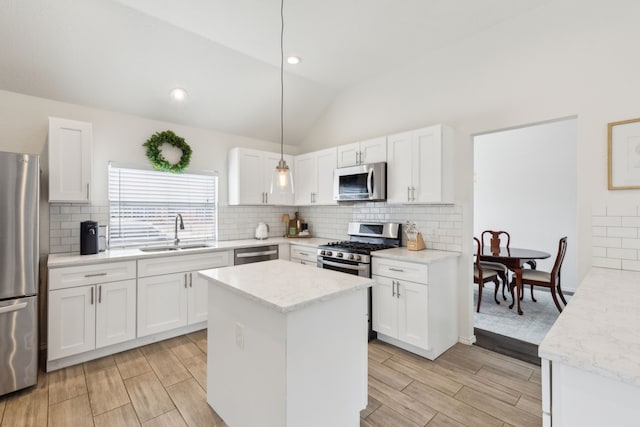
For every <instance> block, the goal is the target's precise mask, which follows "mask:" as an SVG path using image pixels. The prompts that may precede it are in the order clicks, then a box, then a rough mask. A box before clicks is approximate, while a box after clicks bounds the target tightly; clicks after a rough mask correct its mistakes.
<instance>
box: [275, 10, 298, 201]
mask: <svg viewBox="0 0 640 427" xmlns="http://www.w3.org/2000/svg"><path fill="white" fill-rule="evenodd" d="M280 24H281V25H280V161H279V162H278V165H277V166H276V169H275V170H274V171H273V177H272V179H271V190H270V191H271V194H274V193H280V194H293V176H292V174H291V169H289V166H287V162H285V161H284V0H281V2H280Z"/></svg>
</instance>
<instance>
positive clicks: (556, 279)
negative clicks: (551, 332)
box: [511, 236, 567, 313]
mask: <svg viewBox="0 0 640 427" xmlns="http://www.w3.org/2000/svg"><path fill="white" fill-rule="evenodd" d="M566 254H567V238H566V236H565V237H563V238H562V239H560V241H559V242H558V255H556V261H555V262H554V263H553V268H552V269H551V272H546V271H541V270H535V269H523V270H522V286H523V287H524V285H527V284H528V285H529V286H530V287H531V300H533V302H537V301H536V299H535V298H534V297H533V287H534V286H541V287H544V288H549V290H550V291H551V297H552V298H553V302H554V303H555V304H556V307H557V308H558V311H560V312H561V313H562V307H561V306H560V303H559V302H558V295H559V296H560V299H561V300H562V302H563V303H564V305H565V306H566V305H567V300H566V299H565V298H564V295H563V294H562V288H561V287H560V269H561V268H562V262H563V261H564V256H565V255H566ZM514 286H515V278H514V280H513V281H512V282H511V289H513V287H514ZM556 292H557V295H556ZM523 293H524V292H523Z"/></svg>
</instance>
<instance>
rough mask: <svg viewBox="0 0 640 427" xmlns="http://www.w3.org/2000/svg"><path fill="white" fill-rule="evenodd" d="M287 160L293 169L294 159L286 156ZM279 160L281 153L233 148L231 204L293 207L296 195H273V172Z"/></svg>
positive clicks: (230, 169)
mask: <svg viewBox="0 0 640 427" xmlns="http://www.w3.org/2000/svg"><path fill="white" fill-rule="evenodd" d="M284 160H285V161H286V162H287V165H289V167H290V168H292V167H293V156H288V155H285V156H284ZM279 161H280V153H271V152H267V151H260V150H252V149H248V148H232V149H231V150H230V151H229V204H230V205H279V206H280V205H281V206H289V205H293V202H294V200H293V194H286V195H281V194H278V193H273V194H270V191H271V179H272V176H273V171H274V170H275V168H276V166H277V164H278V162H279ZM294 175H295V174H294ZM294 188H295V187H294Z"/></svg>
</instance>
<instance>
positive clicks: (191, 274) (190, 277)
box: [189, 273, 193, 288]
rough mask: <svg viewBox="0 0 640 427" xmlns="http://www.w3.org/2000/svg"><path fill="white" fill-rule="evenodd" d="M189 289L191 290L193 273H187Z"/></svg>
mask: <svg viewBox="0 0 640 427" xmlns="http://www.w3.org/2000/svg"><path fill="white" fill-rule="evenodd" d="M189 287H190V288H193V273H189Z"/></svg>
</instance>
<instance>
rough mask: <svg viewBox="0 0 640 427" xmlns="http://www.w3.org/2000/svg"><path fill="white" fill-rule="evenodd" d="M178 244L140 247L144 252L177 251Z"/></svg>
mask: <svg viewBox="0 0 640 427" xmlns="http://www.w3.org/2000/svg"><path fill="white" fill-rule="evenodd" d="M178 249H179V248H178V247H177V246H156V247H155V248H140V250H141V251H142V252H169V251H177V250H178Z"/></svg>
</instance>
